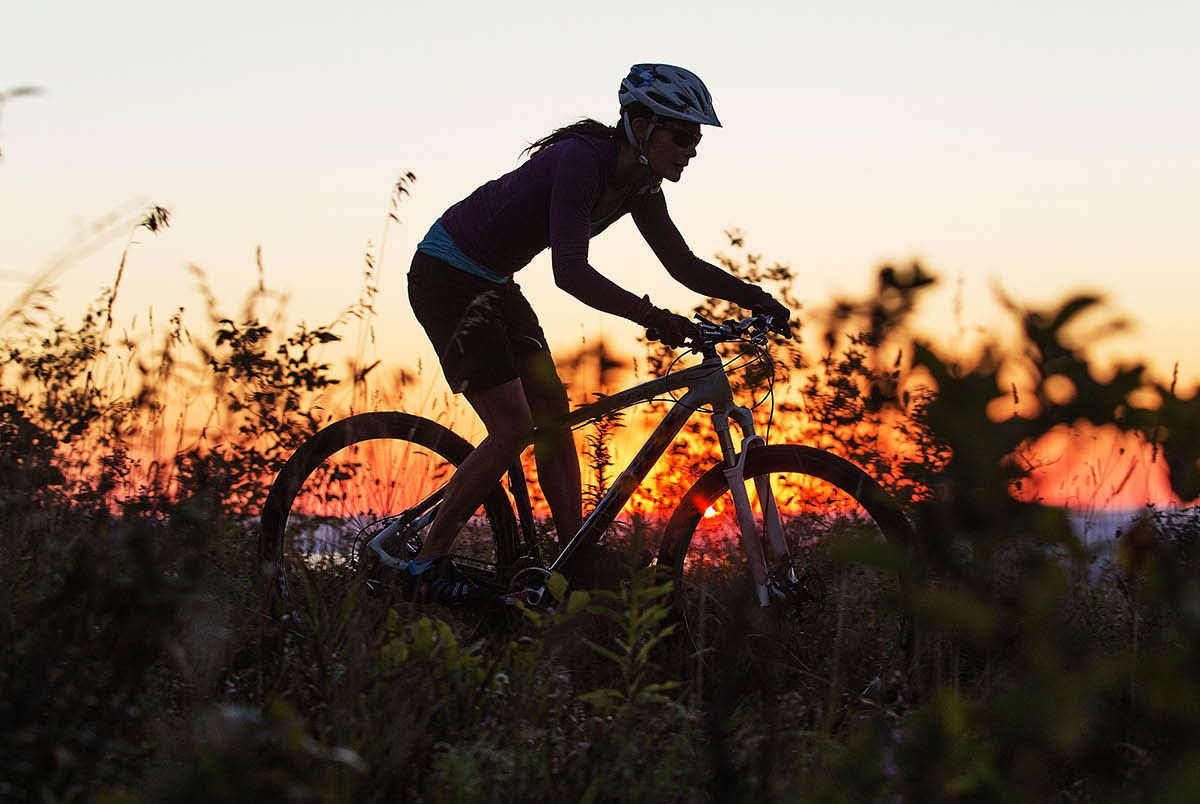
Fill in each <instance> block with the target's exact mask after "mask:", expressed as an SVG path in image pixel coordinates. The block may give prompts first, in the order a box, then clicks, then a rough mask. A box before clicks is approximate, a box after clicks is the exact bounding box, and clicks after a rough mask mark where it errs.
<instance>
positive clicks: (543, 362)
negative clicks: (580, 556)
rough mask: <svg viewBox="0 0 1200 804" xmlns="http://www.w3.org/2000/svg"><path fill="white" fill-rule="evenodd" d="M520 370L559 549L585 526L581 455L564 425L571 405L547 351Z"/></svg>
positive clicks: (528, 357)
mask: <svg viewBox="0 0 1200 804" xmlns="http://www.w3.org/2000/svg"><path fill="white" fill-rule="evenodd" d="M518 368H519V370H520V372H521V382H522V383H523V385H524V387H525V394H526V397H527V398H528V400H529V408H530V411H531V415H532V417H533V426H534V428H535V430H534V442H533V456H534V459H535V460H536V461H537V469H538V483H540V484H541V487H542V493H543V494H545V495H546V502H547V503H549V504H550V513H551V514H553V515H554V530H555V533H556V534H557V537H558V543H559V546H563V545H566V543H567V542H568V541H570V539H571V537H572V536H574V535H575V534H576V533H578V532H579V528H580V526H581V525H582V524H583V518H582V511H583V491H582V482H581V480H580V476H579V452H578V451H577V450H576V448H575V437H574V435H573V434H572V433H571V428H569V427H566V426H564V425H563V424H562V422H563V418H564V417H565V416H566V415H567V413H568V412H569V411H570V402H569V401H568V400H567V393H566V391H565V390H564V389H563V385H562V380H561V379H559V376H558V371H557V370H556V369H555V368H554V358H553V357H551V356H550V352H549V351H548V350H545V349H540V350H538V351H536V352H532V353H530V354H527V355H525V356H524V357H522V358H521V361H520V363H519V366H518Z"/></svg>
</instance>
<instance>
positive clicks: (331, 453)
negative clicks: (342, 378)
mask: <svg viewBox="0 0 1200 804" xmlns="http://www.w3.org/2000/svg"><path fill="white" fill-rule="evenodd" d="M365 442H377V443H379V442H381V443H382V446H383V447H384V448H385V449H387V450H388V451H389V453H395V452H396V451H397V450H399V456H401V457H402V458H403V457H404V456H407V457H408V458H409V459H410V460H415V459H416V458H417V457H419V458H420V459H421V461H422V463H423V465H436V466H442V465H443V464H442V462H444V465H445V466H446V467H447V471H449V470H452V468H453V467H457V466H458V465H459V464H461V463H462V462H463V460H465V459H466V457H467V455H469V454H470V453H471V450H472V449H474V447H473V446H472V445H471V444H470V442H468V441H466V440H465V439H463V438H462V437H461V436H459V435H457V434H455V433H454V432H452V431H450V430H449V429H447V428H445V427H443V426H442V425H440V424H438V423H436V422H433V421H430V420H429V419H425V418H423V417H420V416H414V415H411V414H408V413H402V412H399V411H381V412H373V413H362V414H358V415H355V416H351V417H349V418H346V419H342V420H340V421H336V422H334V423H332V424H330V425H328V426H327V427H325V428H324V429H322V430H320V431H319V432H317V433H316V434H315V435H313V436H312V437H311V438H309V439H308V440H307V441H305V442H304V443H303V444H301V445H300V447H299V448H298V449H297V450H296V451H295V452H294V453H293V454H292V456H291V457H290V458H289V459H288V460H287V462H286V463H285V464H284V466H283V468H282V469H280V471H279V474H278V475H277V476H276V478H275V480H274V482H273V483H272V484H271V489H270V491H269V493H268V494H267V499H266V501H265V503H264V505H263V510H262V516H261V519H260V529H259V541H258V559H259V563H260V566H261V567H262V570H263V573H264V575H265V576H266V577H268V578H269V579H270V581H271V584H270V586H271V592H270V593H269V594H270V597H271V604H272V609H275V610H282V613H284V614H290V615H292V616H294V617H295V618H297V619H298V620H300V621H304V619H305V615H306V613H308V612H305V611H304V610H305V609H311V607H312V605H314V604H315V601H313V600H307V601H305V600H301V599H300V594H299V592H300V587H301V584H299V583H298V580H299V579H300V578H301V577H307V576H308V575H309V574H311V570H312V565H313V563H314V560H313V557H312V556H313V552H312V551H311V549H309V548H311V546H312V545H311V544H309V545H307V546H303V545H297V544H295V543H294V542H295V541H296V540H295V538H294V537H293V536H292V535H290V534H289V529H288V525H289V521H291V520H292V519H294V518H297V513H298V508H299V507H300V506H299V504H298V502H297V500H298V497H299V496H300V495H301V493H302V492H303V491H304V489H305V486H306V484H307V483H309V482H310V481H312V480H313V478H314V476H315V475H317V473H318V472H320V471H321V467H322V466H328V467H330V470H331V472H332V475H333V477H334V478H336V479H340V480H343V481H349V482H348V484H347V488H352V484H353V483H354V481H355V476H354V470H357V469H362V468H364V467H363V466H362V465H359V464H350V465H349V466H350V467H351V469H346V468H344V467H345V466H346V465H342V466H343V468H341V470H340V475H339V468H338V464H336V463H332V462H331V459H335V456H337V455H338V454H339V453H342V452H343V451H344V450H347V449H350V448H359V447H360V445H365ZM401 462H403V461H401ZM370 469H371V471H372V473H375V472H379V471H380V470H379V467H377V466H372V467H370ZM385 471H393V472H399V471H402V470H401V468H400V467H388V468H387V470H385ZM404 474H405V476H406V482H408V483H410V484H411V483H413V482H415V481H416V480H418V479H420V480H428V479H429V478H428V477H423V478H414V477H412V476H411V475H413V474H414V473H413V472H411V471H407V472H404ZM417 474H419V472H418V473H417ZM366 477H367V476H365V475H364V476H361V480H360V485H361V484H363V483H366V484H367V485H366V486H365V487H363V488H360V489H359V493H360V494H365V493H367V489H368V488H370V487H371V486H370V482H369V481H368V480H367V479H366ZM438 480H440V478H438ZM388 482H390V483H391V484H392V486H395V485H396V481H395V478H394V476H393V478H392V479H391V480H389V481H388ZM375 485H376V486H378V485H379V483H378V481H376V482H375ZM414 496H416V495H414ZM319 502H320V503H321V504H325V505H328V503H329V498H328V495H327V496H326V497H324V498H321V499H320V500H319ZM482 507H483V510H484V516H485V521H486V526H487V529H488V530H489V531H490V535H491V537H492V544H493V545H494V547H493V548H492V554H493V555H494V561H495V563H494V565H492V568H491V572H492V574H493V575H494V576H495V577H503V576H504V573H505V572H506V571H507V568H508V567H510V566H511V564H512V562H513V561H514V560H515V558H516V556H517V524H516V517H515V515H514V513H513V508H512V503H511V502H510V501H509V498H508V495H507V494H506V493H505V491H504V489H503V488H502V487H501V486H500V484H497V485H496V486H495V488H493V489H492V491H491V492H490V493H489V494H488V495H487V497H486V499H485V501H484V503H483V505H482ZM402 511H403V508H400V509H399V510H395V509H393V510H388V511H369V512H367V513H365V514H363V518H364V519H368V520H369V519H370V518H371V517H375V521H383V520H384V519H386V518H387V517H389V516H395V515H397V514H400V513H402ZM328 518H333V519H335V531H337V532H336V533H335V538H336V539H337V540H336V541H332V542H331V541H329V540H328V539H327V540H326V542H324V543H323V544H325V545H328V544H332V545H333V547H332V548H331V549H329V550H326V549H323V548H322V549H320V550H318V551H317V555H325V554H332V555H333V558H331V559H330V560H328V561H325V562H324V563H325V564H326V565H328V566H326V569H328V568H334V569H336V568H337V567H338V566H342V565H344V566H349V567H351V568H352V567H353V565H354V563H355V562H356V560H357V556H356V555H355V554H354V550H355V548H356V547H357V545H358V544H360V543H361V542H362V537H361V531H360V532H358V533H355V534H354V536H353V542H350V541H348V537H349V535H350V534H351V533H353V532H354V529H355V528H359V527H361V526H362V523H361V522H359V521H351V518H350V517H347V521H346V523H345V526H344V527H343V526H342V525H341V524H340V523H337V522H336V520H337V518H338V517H337V515H336V514H332V515H331V514H329V513H322V514H321V515H320V519H328ZM338 550H342V551H343V552H342V553H341V554H340V555H339V554H338V553H337V551H338ZM294 553H298V554H299V555H294ZM341 580H345V579H344V578H343V579H339V581H341Z"/></svg>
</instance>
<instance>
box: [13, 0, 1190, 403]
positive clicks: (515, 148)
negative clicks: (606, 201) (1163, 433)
mask: <svg viewBox="0 0 1200 804" xmlns="http://www.w3.org/2000/svg"><path fill="white" fill-rule="evenodd" d="M806 5H808V6H810V7H811V10H805V9H804V6H803V5H800V4H795V3H783V2H779V3H760V2H744V3H737V4H721V5H717V4H710V3H692V4H679V3H646V4H640V3H639V4H627V5H625V6H621V5H612V4H592V5H591V6H587V7H582V6H579V5H578V4H574V3H563V2H558V3H520V2H518V3H477V4H469V5H464V4H457V3H426V2H420V3H416V2H411V1H410V2H404V1H403V0H402V1H401V2H387V3H382V2H344V3H340V4H336V5H333V4H328V3H320V4H317V3H309V2H289V3H265V2H238V3H226V2H197V1H196V0H183V2H174V3H149V2H129V1H128V0H112V1H111V2H104V3H83V2H62V1H61V0H42V1H41V2H37V3H32V2H27V3H19V4H8V5H7V6H6V8H5V11H4V12H3V16H2V22H0V92H7V91H9V90H11V89H13V88H15V87H20V86H30V85H31V86H36V87H39V88H41V89H42V90H43V94H42V95H41V96H40V97H21V98H12V99H10V100H9V101H7V102H5V103H4V104H3V105H2V106H0V148H2V149H3V160H0V233H2V236H0V272H2V273H0V282H2V284H0V289H2V291H3V293H4V306H7V305H8V303H9V300H10V299H11V298H12V297H15V296H16V295H17V293H18V292H19V291H20V290H21V289H22V288H23V287H24V286H25V284H26V283H27V282H28V278H27V277H29V276H32V275H33V274H35V273H36V272H37V271H38V270H39V269H40V268H41V267H43V266H44V265H46V264H47V262H48V261H49V260H50V259H51V258H52V257H53V255H54V254H55V253H56V251H57V250H58V249H59V248H60V247H61V246H62V245H63V244H64V243H66V242H67V241H69V240H70V239H71V238H72V237H73V236H75V235H77V234H78V233H79V232H80V231H81V230H84V229H86V228H87V227H88V226H90V225H91V224H92V223H93V222H94V221H97V220H99V219H101V218H103V217H104V216H106V215H108V214H110V213H112V212H114V211H118V212H121V213H124V214H129V213H131V211H133V210H136V209H137V208H138V206H139V205H140V204H144V203H156V204H161V205H162V206H164V207H166V208H168V209H169V210H170V211H171V212H172V213H173V216H174V217H173V224H172V227H171V229H170V230H169V231H167V232H166V233H164V234H162V235H160V236H158V237H154V236H151V235H148V234H145V233H143V234H141V235H139V237H138V240H139V244H138V245H137V246H136V248H135V249H134V250H133V252H132V253H131V257H130V261H129V265H128V268H127V274H126V279H125V284H124V285H123V288H122V296H121V300H120V304H119V306H118V310H117V317H118V320H122V319H126V320H127V319H129V318H130V317H132V316H134V315H139V314H143V313H144V312H145V311H146V310H147V309H148V308H151V307H153V309H154V310H155V311H156V314H157V315H160V316H163V317H165V315H166V314H167V313H169V312H170V311H171V310H172V309H173V308H174V307H176V306H179V305H184V306H189V307H198V306H199V297H198V296H197V294H196V293H195V292H194V290H193V286H194V282H193V280H192V279H191V277H190V276H189V274H188V273H187V271H186V266H187V264H189V263H194V264H196V265H198V266H200V267H202V268H203V269H205V270H206V271H207V272H208V274H209V276H210V278H211V281H212V283H213V286H214V288H215V289H216V291H217V293H218V294H219V295H220V297H221V298H222V299H223V300H224V301H225V302H226V306H227V307H228V308H229V309H230V310H234V309H236V308H237V306H238V303H239V301H240V299H241V298H242V296H243V294H244V293H245V291H247V290H248V289H249V288H250V287H252V286H253V285H254V284H255V282H256V281H257V280H256V275H255V269H254V251H255V247H256V245H259V244H261V246H262V249H263V255H264V261H265V265H266V275H267V282H268V284H269V285H271V286H273V287H275V288H277V289H280V290H284V291H286V292H288V293H289V294H290V297H291V302H290V309H291V310H292V313H293V316H294V317H295V318H304V319H307V320H308V321H310V322H313V323H316V322H321V321H325V320H329V319H331V318H333V317H334V316H336V315H337V313H338V312H339V311H340V310H341V309H342V308H343V307H345V306H346V305H347V304H349V303H350V302H352V301H353V300H354V299H355V298H356V296H357V294H358V290H359V287H360V281H361V270H362V254H363V252H364V251H365V250H366V248H367V243H368V241H373V242H375V243H378V241H379V238H380V235H381V233H382V232H383V231H384V228H385V219H386V214H387V202H388V195H389V190H390V186H391V184H392V183H393V181H394V180H395V179H396V177H397V176H399V175H400V174H402V173H403V172H405V171H412V172H414V173H416V174H417V177H418V181H417V183H416V184H415V185H414V186H413V188H412V189H413V195H412V197H411V198H410V199H406V200H405V201H404V202H403V204H402V206H401V207H400V210H399V216H400V218H401V221H402V223H401V224H400V225H399V226H391V227H390V228H389V229H388V234H387V243H386V252H385V254H384V260H383V264H382V275H381V281H382V291H381V296H380V298H379V301H378V308H379V310H380V312H381V313H382V315H383V319H382V320H381V321H380V323H379V325H378V332H379V336H380V339H379V343H378V349H379V353H380V355H381V356H382V357H384V358H385V359H387V360H395V361H397V362H404V361H410V362H412V361H413V360H414V358H415V357H416V356H418V355H424V354H426V353H427V352H426V350H427V346H426V343H425V340H424V337H423V335H422V334H421V333H420V331H419V329H418V328H417V327H416V325H415V324H414V323H413V322H412V319H411V315H410V312H409V309H408V304H407V296H406V293H405V284H404V273H405V272H406V270H407V267H408V262H409V260H410V258H411V254H412V250H413V248H414V246H415V243H416V242H417V241H418V240H419V239H420V237H421V235H423V233H424V232H425V230H426V229H427V228H428V226H429V224H430V223H431V222H432V221H433V220H434V219H435V218H436V217H437V216H438V215H439V214H440V213H441V212H442V210H443V209H444V208H445V207H446V206H448V205H449V204H451V203H453V202H455V201H457V200H458V199H459V198H461V197H462V196H464V195H465V194H467V193H469V192H470V191H471V190H472V189H473V188H474V187H475V186H477V185H478V184H480V183H482V182H484V181H486V180H489V179H491V178H494V177H495V176H497V175H499V174H501V173H503V172H505V171H507V170H510V169H512V168H513V167H515V166H516V165H517V164H518V161H517V160H518V154H519V152H520V151H521V149H522V148H523V147H524V146H525V145H526V144H527V143H529V142H530V141H532V140H534V139H536V138H538V137H540V136H541V135H543V134H544V133H546V132H547V131H549V130H551V129H552V128H554V127H555V126H557V125H561V124H564V123H567V122H570V121H572V120H574V119H576V118H578V117H581V116H594V117H599V118H600V119H603V120H605V121H610V120H613V119H614V118H615V115H616V111H617V110H616V102H615V96H616V88H617V85H618V83H619V81H620V79H621V77H622V76H623V75H624V73H625V72H626V71H627V70H628V67H629V65H630V64H632V63H634V62H638V61H664V62H669V63H675V64H679V65H683V66H686V67H689V68H691V69H693V70H695V71H696V72H697V73H699V74H700V75H701V76H702V77H703V78H704V79H705V81H706V82H707V83H708V86H709V88H710V89H711V90H712V92H713V94H714V98H715V103H716V107H717V109H718V112H719V114H720V116H721V119H722V120H723V122H724V123H725V128H724V129H721V130H710V131H708V132H706V136H705V139H704V142H703V143H702V145H701V147H700V152H699V157H698V158H697V159H696V160H695V161H694V163H693V164H692V166H691V167H689V168H688V170H687V171H686V172H685V175H684V178H683V181H682V182H681V183H680V184H678V185H672V186H669V187H668V188H667V193H668V196H667V197H668V203H669V205H670V208H671V210H672V214H673V216H674V217H675V219H676V221H677V223H678V224H679V226H680V228H681V230H682V231H683V232H684V234H685V236H686V237H687V238H688V240H689V242H690V244H691V246H692V247H693V249H694V250H695V251H696V252H697V253H698V254H700V255H703V256H711V255H712V254H713V253H714V252H716V251H718V250H719V249H721V248H723V247H724V242H725V241H724V236H723V234H722V232H723V231H724V230H725V229H727V228H730V227H734V226H737V227H741V228H742V229H743V230H744V231H745V233H746V235H747V239H748V243H749V245H750V246H751V248H752V249H753V250H755V251H758V252H761V253H763V254H764V255H766V256H767V257H768V258H770V259H774V260H779V261H782V262H786V263H789V264H790V265H792V266H793V268H794V269H795V271H796V273H797V275H798V276H799V277H800V282H801V284H800V286H799V287H798V288H797V291H796V292H797V295H798V296H799V297H800V298H802V299H805V300H806V301H807V302H808V303H809V304H810V305H812V306H817V307H819V306H821V305H823V304H826V303H828V301H829V300H830V298H831V297H832V295H833V294H834V293H836V292H839V291H847V292H857V291H860V290H862V289H864V288H865V287H866V286H867V283H868V282H869V280H870V278H871V276H872V273H873V269H874V268H875V267H877V266H878V265H879V264H880V263H882V262H885V261H892V262H907V261H909V260H911V259H913V258H919V259H920V260H922V261H923V262H924V263H925V264H926V265H927V266H929V267H930V268H931V269H933V270H934V271H935V272H937V273H939V274H941V275H942V276H943V277H944V278H945V279H946V280H947V281H946V286H947V292H945V293H943V294H942V295H941V296H939V297H938V298H935V299H934V300H932V301H931V302H930V303H929V305H928V306H927V308H926V309H925V310H923V311H922V321H923V323H924V326H926V327H927V328H928V329H929V330H930V331H931V332H935V333H943V334H945V335H952V334H953V333H954V332H955V331H956V328H957V327H958V324H956V323H955V321H954V319H953V315H952V312H951V311H952V309H953V306H954V305H953V299H952V296H953V294H952V293H951V292H950V291H951V290H952V289H953V288H954V286H955V285H956V284H957V283H959V282H961V283H962V288H963V301H964V307H963V319H964V321H963V323H964V324H965V326H966V327H968V328H971V327H974V326H975V325H977V324H979V325H990V324H991V322H993V321H994V320H995V318H996V309H997V308H996V305H995V303H994V301H993V299H992V290H991V288H992V286H993V284H994V283H999V284H1000V285H1002V286H1003V287H1004V288H1005V289H1006V290H1007V291H1008V292H1009V293H1010V294H1011V295H1013V296H1014V297H1016V298H1019V299H1025V300H1030V301H1041V302H1048V301H1051V300H1054V299H1056V298H1058V297H1059V296H1061V295H1062V294H1063V293H1064V292H1066V291H1068V290H1075V289H1081V288H1089V289H1099V290H1106V291H1108V292H1109V293H1110V294H1111V297H1112V299H1113V301H1114V302H1115V305H1116V309H1117V310H1119V311H1120V312H1122V313H1124V314H1125V315H1127V316H1129V317H1131V318H1133V319H1134V320H1136V321H1137V322H1138V324H1139V327H1138V329H1137V331H1136V333H1135V334H1134V335H1133V336H1131V337H1128V338H1124V339H1122V340H1121V341H1119V342H1116V343H1114V345H1113V346H1112V347H1111V349H1112V353H1113V354H1119V355H1129V356H1142V355H1144V356H1147V357H1150V358H1151V359H1153V360H1154V361H1156V363H1157V365H1159V366H1160V367H1161V370H1162V371H1163V372H1164V373H1166V372H1169V371H1170V366H1171V364H1172V363H1173V362H1174V361H1175V360H1179V361H1181V376H1182V377H1184V378H1186V379H1188V380H1190V381H1194V380H1195V379H1200V350H1198V349H1200V347H1197V345H1196V344H1198V343H1200V316H1198V315H1197V301H1196V299H1197V295H1198V294H1197V291H1198V289H1200V284H1198V283H1200V280H1198V279H1197V276H1198V275H1200V225H1197V220H1198V219H1200V149H1198V148H1197V143H1200V90H1198V89H1197V81H1196V76H1197V75H1200V56H1198V53H1200V49H1198V48H1197V42H1198V41H1200V4H1197V3H1195V2H1150V3H1142V4H1136V6H1135V5H1134V4H1129V3H1115V2H1088V3H1084V2H1056V3H1047V2H1044V0H1043V2H1037V3H1033V2H1013V3H1006V4H983V3H962V2H954V3H951V2H938V3H929V2H917V3H905V4H896V3H883V2H866V3H858V4H852V5H843V6H839V7H836V8H835V7H834V6H833V5H832V4H806ZM584 8H586V10H587V13H581V9H584ZM123 245H124V238H123V237H121V238H117V239H114V240H111V241H109V242H108V243H106V244H105V245H104V246H103V247H102V248H100V249H99V250H97V251H96V252H95V253H94V254H93V255H92V256H90V257H89V258H87V259H85V260H82V261H79V262H78V263H76V264H74V265H72V267H71V268H70V269H69V270H68V271H67V272H66V273H64V274H63V275H62V276H61V277H60V278H59V279H58V281H57V285H58V291H57V296H58V299H59V302H58V307H59V309H60V310H61V311H62V312H63V313H64V314H66V315H68V316H69V317H72V318H74V317H77V315H78V313H79V311H81V310H82V308H83V306H84V305H85V303H86V302H87V300H89V299H90V298H92V297H94V296H95V294H96V293H97V291H98V290H99V288H100V287H102V286H104V285H108V284H111V282H112V277H113V274H114V272H115V268H116V265H117V262H118V260H119V254H120V250H121V248H122V246H123ZM592 262H593V264H594V265H596V266H597V267H598V268H600V269H601V270H602V271H605V272H606V273H608V275H609V276H611V277H612V278H614V279H616V280H617V281H619V282H620V283H621V284H622V285H624V286H626V287H629V288H630V289H632V290H635V291H638V292H648V293H650V294H651V296H652V298H654V299H655V300H656V301H657V302H658V303H660V304H664V305H671V306H675V307H678V308H680V309H683V308H686V307H689V306H690V305H691V304H692V303H694V301H695V297H694V295H693V294H690V293H689V292H687V291H686V290H683V289H682V288H679V287H675V286H672V284H671V282H670V280H669V279H668V278H667V277H666V274H665V272H663V271H662V270H661V269H660V268H659V267H658V266H657V264H656V263H655V261H654V258H653V256H652V255H651V254H650V252H649V249H648V248H646V246H645V245H644V244H643V243H641V242H640V240H639V238H638V235H637V233H636V230H635V229H634V227H633V225H632V223H631V222H629V221H628V220H626V221H624V222H622V223H621V224H619V225H618V226H616V227H614V228H613V229H612V230H610V231H609V232H608V233H606V234H605V235H603V236H601V237H600V238H599V239H597V240H595V241H593V244H592ZM519 279H520V281H521V283H522V285H523V286H524V287H525V288H526V290H527V292H528V295H529V296H530V298H531V300H532V301H533V304H534V306H535V308H536V309H537V310H538V311H539V313H540V314H541V316H542V319H543V323H544V324H545V326H546V328H547V330H548V332H549V333H550V336H551V339H552V343H551V345H552V347H555V346H557V347H559V348H562V347H564V346H567V345H572V344H574V343H577V342H578V340H579V338H580V335H581V334H584V333H587V334H592V333H596V332H600V331H603V332H604V333H606V334H608V335H611V336H614V337H615V338H617V339H618V340H621V339H632V338H633V337H634V336H635V334H636V328H635V327H634V326H633V325H632V324H628V323H625V322H622V321H619V320H617V319H613V318H606V317H605V316H603V315H602V314H600V313H598V312H594V311H591V310H589V309H588V308H585V307H584V306H583V305H581V304H580V303H578V302H576V301H575V300H573V299H572V298H570V297H568V296H566V295H565V294H563V293H562V292H561V291H559V290H557V289H556V288H555V287H554V286H553V283H552V281H551V278H550V270H549V261H548V259H547V258H546V257H545V256H544V255H543V256H542V257H540V258H539V259H538V260H537V261H535V262H534V264H533V265H531V266H530V267H529V268H528V269H526V271H524V272H523V273H522V274H521V275H520V277H519Z"/></svg>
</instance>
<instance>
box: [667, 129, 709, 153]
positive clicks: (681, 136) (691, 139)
mask: <svg viewBox="0 0 1200 804" xmlns="http://www.w3.org/2000/svg"><path fill="white" fill-rule="evenodd" d="M661 128H663V129H665V130H666V131H667V133H668V134H670V135H671V142H673V143H675V145H676V146H678V147H679V148H695V147H696V146H697V145H699V144H700V139H701V137H702V136H703V135H701V134H700V132H699V131H693V130H691V129H688V128H674V127H673V126H661Z"/></svg>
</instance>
